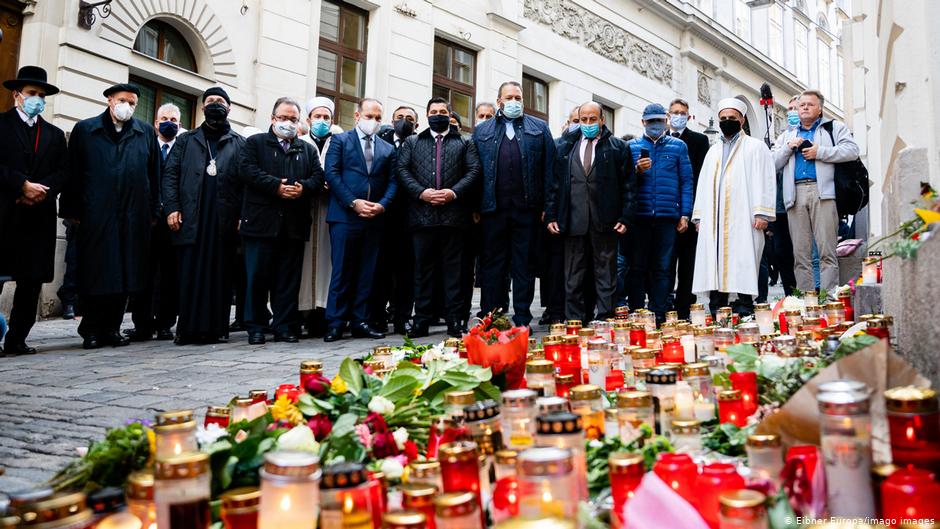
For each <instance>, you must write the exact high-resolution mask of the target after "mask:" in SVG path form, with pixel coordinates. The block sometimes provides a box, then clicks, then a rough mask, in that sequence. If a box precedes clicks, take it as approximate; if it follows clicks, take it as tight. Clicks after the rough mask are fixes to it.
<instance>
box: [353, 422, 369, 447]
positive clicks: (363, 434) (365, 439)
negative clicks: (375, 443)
mask: <svg viewBox="0 0 940 529" xmlns="http://www.w3.org/2000/svg"><path fill="white" fill-rule="evenodd" d="M353 429H354V430H355V431H356V435H357V436H358V437H359V442H360V443H362V446H364V447H366V450H371V449H372V432H371V431H369V425H367V424H357V425H356V426H355V427H354V428H353Z"/></svg>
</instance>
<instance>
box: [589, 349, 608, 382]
mask: <svg viewBox="0 0 940 529" xmlns="http://www.w3.org/2000/svg"><path fill="white" fill-rule="evenodd" d="M587 360H588V361H587V367H588V384H593V385H595V386H598V387H601V388H602V387H604V386H605V385H606V381H607V374H608V373H609V371H610V362H609V360H608V359H607V342H606V341H604V340H601V339H599V338H595V339H593V340H591V341H589V342H588V345H587Z"/></svg>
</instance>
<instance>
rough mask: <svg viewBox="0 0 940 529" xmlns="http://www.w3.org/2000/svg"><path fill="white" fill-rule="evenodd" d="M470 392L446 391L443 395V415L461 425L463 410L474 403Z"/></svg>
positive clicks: (474, 399)
mask: <svg viewBox="0 0 940 529" xmlns="http://www.w3.org/2000/svg"><path fill="white" fill-rule="evenodd" d="M476 400H477V399H476V397H475V396H474V394H473V392H472V391H456V390H455V391H448V392H447V393H444V414H445V415H447V416H448V417H451V418H452V419H454V420H455V421H456V422H457V423H458V424H463V419H464V415H463V409H464V408H466V407H467V406H469V405H471V404H473V403H474V402H476Z"/></svg>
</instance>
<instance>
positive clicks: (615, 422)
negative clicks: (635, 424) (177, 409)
mask: <svg viewBox="0 0 940 529" xmlns="http://www.w3.org/2000/svg"><path fill="white" fill-rule="evenodd" d="M604 439H620V419H619V410H618V409H617V408H606V409H605V410H604Z"/></svg>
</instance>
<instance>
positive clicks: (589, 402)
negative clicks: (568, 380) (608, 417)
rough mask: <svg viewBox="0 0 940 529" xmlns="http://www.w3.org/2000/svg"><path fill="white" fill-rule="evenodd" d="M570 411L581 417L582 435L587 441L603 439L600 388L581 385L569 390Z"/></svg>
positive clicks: (602, 412)
mask: <svg viewBox="0 0 940 529" xmlns="http://www.w3.org/2000/svg"><path fill="white" fill-rule="evenodd" d="M568 401H569V404H570V405H571V411H572V412H574V413H577V414H578V415H580V416H581V421H582V425H583V428H584V434H585V436H586V437H587V438H588V439H601V438H603V437H604V401H603V395H602V393H601V388H599V387H597V386H594V385H591V384H582V385H580V386H575V387H573V388H571V391H570V392H569V394H568Z"/></svg>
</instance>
